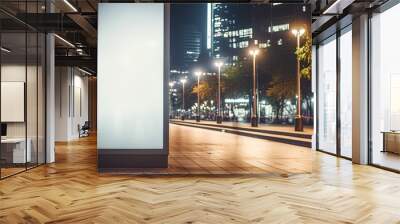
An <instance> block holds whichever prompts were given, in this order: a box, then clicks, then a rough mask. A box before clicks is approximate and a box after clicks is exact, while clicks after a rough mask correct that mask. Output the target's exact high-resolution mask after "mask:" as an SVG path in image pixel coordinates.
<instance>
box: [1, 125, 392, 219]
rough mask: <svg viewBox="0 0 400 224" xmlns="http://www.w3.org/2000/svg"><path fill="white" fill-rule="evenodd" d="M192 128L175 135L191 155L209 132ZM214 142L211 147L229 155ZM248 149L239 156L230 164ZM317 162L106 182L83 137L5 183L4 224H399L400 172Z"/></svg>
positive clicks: (273, 154)
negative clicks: (262, 170) (262, 171)
mask: <svg viewBox="0 0 400 224" xmlns="http://www.w3.org/2000/svg"><path fill="white" fill-rule="evenodd" d="M172 129H174V128H172ZM185 130H187V129H182V130H181V131H180V132H177V133H175V135H178V134H179V135H180V137H179V136H176V137H177V139H180V140H179V141H178V140H176V144H181V145H182V146H184V145H187V148H192V147H193V146H194V145H193V143H192V142H191V141H197V143H199V142H200V140H195V139H196V138H197V137H200V136H201V134H195V135H193V136H192V137H190V138H189V137H188V133H186V132H187V131H185ZM175 132H176V130H175ZM172 133H174V130H172ZM221 134H222V133H221ZM212 135H217V133H215V131H210V135H209V138H210V140H209V141H208V139H207V141H206V142H202V144H203V146H204V147H212V148H215V149H217V152H216V154H215V155H216V156H217V157H220V156H223V155H222V154H221V153H222V152H221V151H220V150H221V148H219V147H217V146H214V145H212V144H211V143H212V142H214V141H215V140H213V138H214V137H212ZM185 136H186V137H185ZM217 136H218V135H217ZM185 139H186V140H185ZM222 140H223V141H226V142H228V141H232V139H230V138H227V139H226V140H225V139H222ZM236 141H237V142H236V143H237V144H238V145H247V144H248V142H247V141H243V140H240V139H237V140H236ZM200 143H201V142H200ZM249 146H251V147H244V148H246V149H247V150H248V149H250V150H251V149H254V147H256V146H257V147H258V146H262V144H260V143H250V145H249ZM266 146H267V145H264V147H266ZM269 146H270V147H273V146H274V145H269ZM228 149H229V147H228V148H227V150H228ZM247 150H245V149H243V150H240V149H238V150H234V151H232V154H231V155H230V158H235V157H239V156H240V155H243V154H244V153H245V152H246V151H247ZM265 150H268V152H270V153H269V154H270V155H269V156H265V159H270V160H271V161H280V159H283V160H282V161H281V162H282V163H284V164H285V165H286V168H284V169H285V170H286V171H287V172H291V173H296V172H298V170H297V169H298V167H303V166H304V167H307V166H308V161H306V160H299V161H297V158H298V157H290V154H291V151H296V150H294V149H289V148H285V147H281V148H280V150H276V151H274V150H272V149H268V148H265ZM284 150H286V151H287V152H284V154H281V153H280V152H279V151H284ZM307 150H308V149H307ZM233 152H234V153H233ZM260 152H261V151H259V153H260ZM294 154H298V152H294ZM282 155H286V156H282ZM310 155H312V156H313V157H314V159H315V160H314V163H313V170H312V173H303V174H298V173H296V174H291V175H280V170H276V169H275V171H276V172H277V173H276V174H275V173H269V174H266V175H216V176H212V175H185V176H182V175H179V176H177V175H169V176H154V175H152V176H132V175H112V174H100V175H99V174H98V172H97V169H96V141H95V138H83V139H81V140H79V141H76V142H71V143H68V144H58V145H57V151H56V158H57V162H56V163H54V164H49V165H45V166H41V167H38V168H35V169H32V170H29V171H27V172H25V173H22V174H19V175H16V176H13V177H10V178H7V179H4V180H2V181H0V202H1V203H0V223H385V224H389V223H399V220H400V213H399V211H400V200H396V199H397V198H400V190H399V189H400V175H398V174H396V173H391V172H388V171H384V170H381V169H378V168H374V167H370V166H359V165H354V164H352V163H351V162H350V161H348V160H344V159H340V158H337V157H333V156H330V155H327V154H324V153H319V152H312V151H311V154H310ZM281 156H282V157H281ZM196 162H197V161H196ZM303 163H306V164H303ZM282 166H283V165H282ZM292 169H293V170H294V171H292Z"/></svg>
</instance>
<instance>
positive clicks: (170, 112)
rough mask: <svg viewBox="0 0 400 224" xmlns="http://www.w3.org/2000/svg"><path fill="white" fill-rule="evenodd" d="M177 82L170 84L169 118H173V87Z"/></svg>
mask: <svg viewBox="0 0 400 224" xmlns="http://www.w3.org/2000/svg"><path fill="white" fill-rule="evenodd" d="M174 84H175V82H169V89H170V91H169V117H170V118H172V114H173V111H172V91H171V90H172V87H174Z"/></svg>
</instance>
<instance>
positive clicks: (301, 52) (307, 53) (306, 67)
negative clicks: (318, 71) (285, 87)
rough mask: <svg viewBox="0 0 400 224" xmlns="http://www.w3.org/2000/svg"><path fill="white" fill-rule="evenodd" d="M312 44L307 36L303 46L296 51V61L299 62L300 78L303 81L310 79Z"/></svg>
mask: <svg viewBox="0 0 400 224" xmlns="http://www.w3.org/2000/svg"><path fill="white" fill-rule="evenodd" d="M311 50H312V42H311V37H310V36H308V35H307V37H306V41H305V42H304V45H303V46H301V47H299V48H298V49H296V52H295V54H296V56H297V59H298V60H300V67H301V68H302V69H301V70H300V73H301V77H302V78H304V79H308V80H310V79H311V58H312V53H311Z"/></svg>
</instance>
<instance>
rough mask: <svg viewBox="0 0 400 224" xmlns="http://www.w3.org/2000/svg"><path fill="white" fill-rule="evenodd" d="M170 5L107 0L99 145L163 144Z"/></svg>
mask: <svg viewBox="0 0 400 224" xmlns="http://www.w3.org/2000/svg"><path fill="white" fill-rule="evenodd" d="M163 77H164V5H163V4H161V3H146V4H141V3H101V4H99V12H98V79H97V82H98V132H97V135H98V142H97V144H98V148H99V149H162V148H163V133H164V132H163V131H164V130H163V129H164V125H163V123H164V120H163V119H164V118H163V91H164V90H163V83H164V80H163V79H164V78H163Z"/></svg>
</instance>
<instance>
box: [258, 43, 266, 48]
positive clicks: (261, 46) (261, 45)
mask: <svg viewBox="0 0 400 224" xmlns="http://www.w3.org/2000/svg"><path fill="white" fill-rule="evenodd" d="M258 47H259V48H267V43H260V44H259V45H258Z"/></svg>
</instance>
